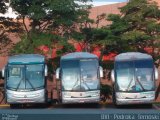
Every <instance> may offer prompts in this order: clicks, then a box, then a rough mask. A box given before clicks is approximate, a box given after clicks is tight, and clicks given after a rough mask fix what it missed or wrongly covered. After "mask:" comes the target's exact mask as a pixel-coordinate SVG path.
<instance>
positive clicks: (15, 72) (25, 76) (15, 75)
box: [7, 64, 44, 90]
mask: <svg viewBox="0 0 160 120" xmlns="http://www.w3.org/2000/svg"><path fill="white" fill-rule="evenodd" d="M43 66H44V65H43V64H37V65H9V66H8V74H7V88H8V89H14V90H27V89H28V90H34V89H38V88H41V87H43V86H44V73H43Z"/></svg>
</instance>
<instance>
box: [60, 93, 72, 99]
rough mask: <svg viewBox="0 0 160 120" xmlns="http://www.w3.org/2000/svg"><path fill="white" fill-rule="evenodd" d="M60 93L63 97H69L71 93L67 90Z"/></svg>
mask: <svg viewBox="0 0 160 120" xmlns="http://www.w3.org/2000/svg"><path fill="white" fill-rule="evenodd" d="M62 95H63V97H65V98H71V94H70V93H68V92H64V93H62Z"/></svg>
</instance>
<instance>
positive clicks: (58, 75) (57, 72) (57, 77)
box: [56, 68, 60, 79]
mask: <svg viewBox="0 0 160 120" xmlns="http://www.w3.org/2000/svg"><path fill="white" fill-rule="evenodd" d="M59 78H60V68H57V70H56V79H59Z"/></svg>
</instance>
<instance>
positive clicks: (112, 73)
mask: <svg viewBox="0 0 160 120" xmlns="http://www.w3.org/2000/svg"><path fill="white" fill-rule="evenodd" d="M111 79H112V82H113V83H115V76H114V70H112V71H111Z"/></svg>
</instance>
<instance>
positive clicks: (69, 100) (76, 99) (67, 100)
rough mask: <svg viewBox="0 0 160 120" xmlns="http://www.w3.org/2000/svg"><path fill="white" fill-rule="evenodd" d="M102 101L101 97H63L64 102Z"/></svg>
mask: <svg viewBox="0 0 160 120" xmlns="http://www.w3.org/2000/svg"><path fill="white" fill-rule="evenodd" d="M99 101H100V98H99V97H88V98H63V99H62V103H63V104H68V103H71V104H72V103H98V102H99Z"/></svg>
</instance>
